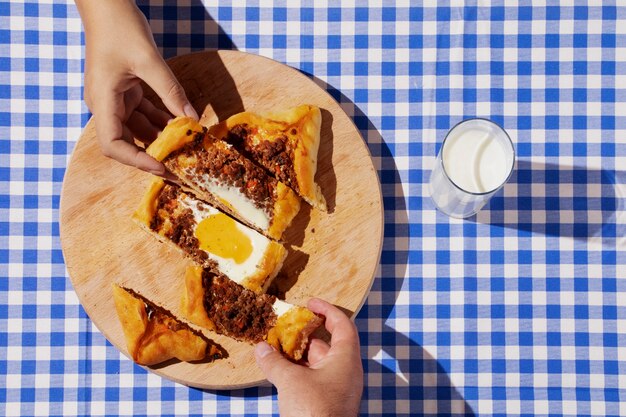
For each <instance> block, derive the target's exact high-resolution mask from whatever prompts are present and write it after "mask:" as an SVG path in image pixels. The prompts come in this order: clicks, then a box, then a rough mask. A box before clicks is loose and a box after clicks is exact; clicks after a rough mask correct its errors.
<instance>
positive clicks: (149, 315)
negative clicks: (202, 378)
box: [112, 284, 226, 366]
mask: <svg viewBox="0 0 626 417" xmlns="http://www.w3.org/2000/svg"><path fill="white" fill-rule="evenodd" d="M112 288H113V299H114V301H115V309H116V310H117V315H118V317H119V320H120V323H121V324H122V329H123V331H124V337H125V339H126V346H127V349H128V354H129V355H130V356H131V358H132V359H133V360H134V361H135V362H137V363H138V364H140V365H146V366H150V365H156V364H159V363H161V362H164V361H167V360H169V359H172V358H177V359H180V360H181V361H185V362H194V361H201V360H208V361H213V360H217V359H221V358H223V357H225V356H226V352H225V351H224V350H223V349H222V348H221V347H220V346H219V345H217V344H216V343H214V342H213V341H211V340H210V339H208V338H206V337H205V336H204V335H202V334H201V333H200V332H198V331H195V330H193V329H192V328H191V327H189V326H188V325H187V324H185V323H183V322H181V321H180V320H178V319H176V318H175V317H174V316H173V315H172V314H171V313H170V312H168V311H167V310H165V309H163V308H161V307H159V306H158V305H156V304H155V303H153V302H151V301H149V300H148V299H147V298H145V297H143V296H141V295H140V294H138V293H136V292H135V291H133V290H131V289H128V288H123V287H121V286H119V285H117V284H113V286H112Z"/></svg>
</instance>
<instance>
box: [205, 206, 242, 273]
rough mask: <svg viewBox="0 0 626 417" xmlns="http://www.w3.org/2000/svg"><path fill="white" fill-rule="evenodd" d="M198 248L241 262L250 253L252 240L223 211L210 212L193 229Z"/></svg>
mask: <svg viewBox="0 0 626 417" xmlns="http://www.w3.org/2000/svg"><path fill="white" fill-rule="evenodd" d="M195 235H196V237H197V238H198V241H199V242H200V249H202V250H203V251H206V252H210V253H212V254H214V255H216V256H219V257H221V258H224V259H232V260H234V261H235V263H237V264H242V263H244V262H245V260H246V259H248V258H249V257H250V255H251V254H252V241H251V240H250V238H249V237H248V235H246V234H245V233H244V232H242V231H241V230H240V229H239V228H238V227H237V223H236V222H235V221H234V220H233V219H232V218H230V217H228V216H227V215H225V214H224V213H217V214H212V215H210V216H209V217H207V218H205V219H204V220H202V221H201V222H200V223H199V224H198V226H197V227H196V230H195Z"/></svg>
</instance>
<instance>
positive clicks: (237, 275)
mask: <svg viewBox="0 0 626 417" xmlns="http://www.w3.org/2000/svg"><path fill="white" fill-rule="evenodd" d="M181 204H182V205H184V206H186V207H188V208H189V209H191V211H192V212H193V216H194V220H195V223H196V229H195V231H194V234H195V235H196V236H197V237H198V240H199V241H200V245H201V249H202V250H204V251H205V252H206V253H207V254H208V256H209V259H211V260H213V261H215V262H217V264H218V269H219V270H220V272H222V273H223V274H225V275H226V276H228V277H229V278H230V279H232V280H233V281H235V282H236V283H238V284H241V283H242V282H243V281H244V280H245V279H246V278H248V277H250V276H253V275H254V274H255V273H257V270H258V267H257V266H258V265H260V264H261V261H262V259H263V255H264V254H265V251H266V250H267V248H268V246H269V244H270V240H269V239H268V238H266V237H265V236H263V235H262V234H260V233H259V232H257V231H255V230H253V229H250V228H249V227H247V226H244V225H242V224H240V223H237V222H236V221H234V220H232V219H230V218H229V217H228V216H226V215H224V214H223V213H222V212H220V211H219V210H218V209H216V208H214V207H212V206H209V205H208V204H203V203H201V202H199V201H197V200H194V199H191V198H189V197H184V198H183V199H181ZM222 216H224V217H228V219H230V220H232V223H230V222H228V221H226V220H224V218H223V217H222ZM211 218H213V220H210V219H211ZM220 223H222V224H221V225H220ZM224 223H225V224H226V225H224ZM210 226H223V227H222V229H219V227H218V228H217V229H213V228H212V227H210ZM233 235H236V236H237V237H236V238H234V239H233ZM218 241H219V243H218ZM229 245H232V246H233V247H230V248H229V247H228V246H229ZM248 245H249V246H248ZM234 246H238V248H234ZM216 248H219V249H216ZM245 248H248V249H245ZM238 261H240V262H238Z"/></svg>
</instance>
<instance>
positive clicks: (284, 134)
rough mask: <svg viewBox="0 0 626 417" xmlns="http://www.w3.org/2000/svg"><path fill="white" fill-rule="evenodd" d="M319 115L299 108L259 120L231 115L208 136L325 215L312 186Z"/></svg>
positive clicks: (323, 203) (314, 110) (311, 109)
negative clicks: (244, 158)
mask: <svg viewBox="0 0 626 417" xmlns="http://www.w3.org/2000/svg"><path fill="white" fill-rule="evenodd" d="M321 126H322V114H321V111H320V109H319V108H318V107H315V106H310V105H302V106H298V107H294V108H291V109H288V110H286V111H284V112H282V113H274V114H269V115H267V116H265V117H264V116H260V115H258V114H255V113H252V112H243V113H238V114H235V115H233V116H231V117H229V118H228V119H226V120H225V121H223V122H220V123H218V124H216V125H214V126H212V127H210V128H209V133H210V134H211V135H213V136H215V137H216V138H218V139H221V140H224V141H226V142H227V143H229V144H231V145H233V146H234V147H235V148H236V149H237V150H238V151H239V152H241V153H242V154H243V155H245V156H246V157H248V158H250V159H252V160H253V161H255V162H257V163H258V164H260V165H261V166H263V167H264V168H265V169H266V170H267V171H268V172H270V173H271V174H272V175H273V176H274V177H275V178H276V179H278V180H279V181H281V182H283V183H285V184H286V185H288V186H289V187H291V188H292V189H293V190H294V191H295V192H296V193H298V194H299V195H300V196H301V197H302V198H303V199H304V200H305V201H306V202H308V203H309V204H311V205H312V206H313V207H316V208H318V209H320V210H323V211H326V200H325V199H324V196H323V194H322V192H321V189H320V187H319V185H317V184H316V183H315V173H316V171H317V153H318V150H319V144H320V130H321Z"/></svg>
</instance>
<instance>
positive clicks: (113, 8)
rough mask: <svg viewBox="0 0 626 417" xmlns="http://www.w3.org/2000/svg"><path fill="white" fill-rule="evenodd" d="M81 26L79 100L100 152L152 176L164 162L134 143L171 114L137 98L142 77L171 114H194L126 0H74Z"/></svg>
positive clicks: (135, 10) (150, 136) (143, 23)
mask: <svg viewBox="0 0 626 417" xmlns="http://www.w3.org/2000/svg"><path fill="white" fill-rule="evenodd" d="M76 5H77V6H78V10H79V12H80V15H81V17H82V20H83V25H84V27H85V40H86V48H85V51H86V59H85V102H86V103H87V106H88V107H89V109H90V110H91V112H92V113H93V115H94V119H95V123H96V133H97V136H98V140H99V142H100V147H101V149H102V153H103V154H104V155H106V156H108V157H110V158H113V159H115V160H117V161H119V162H122V163H124V164H126V165H130V166H135V167H137V168H139V169H142V170H144V171H148V172H151V173H153V174H155V175H161V176H164V175H166V173H167V171H166V169H165V166H164V165H163V164H162V163H161V162H158V161H156V160H155V159H153V158H152V157H151V156H149V155H148V154H146V153H145V152H144V151H143V149H142V148H140V147H138V146H136V145H135V142H134V139H133V137H135V138H137V139H138V140H140V141H142V142H144V143H145V144H147V143H150V142H152V141H153V140H154V139H155V138H156V136H157V135H158V133H159V131H160V130H162V129H163V127H164V126H165V125H166V124H167V122H168V120H169V119H171V116H170V115H169V114H168V113H166V112H164V111H162V110H159V109H157V108H156V107H155V106H154V105H153V104H152V103H150V102H149V101H148V100H147V99H145V98H144V96H143V89H142V88H141V85H140V83H141V81H142V80H143V81H145V82H146V84H148V85H149V86H150V87H151V88H152V89H153V90H154V91H155V92H156V93H157V94H158V95H159V97H160V98H161V100H162V101H163V104H165V106H166V107H167V109H168V110H169V111H170V112H172V114H174V115H175V116H183V115H186V116H190V117H193V118H195V119H198V114H197V113H196V111H195V110H194V108H193V107H192V105H191V104H190V103H189V101H188V100H187V97H186V95H185V92H184V90H183V88H182V87H181V85H180V84H179V83H178V81H177V80H176V77H174V74H172V71H171V70H170V69H169V67H168V66H167V64H166V63H165V61H164V60H163V58H162V57H161V55H160V53H159V51H158V49H157V47H156V45H155V43H154V39H153V37H152V33H151V31H150V27H149V25H148V22H147V21H146V18H145V17H144V15H143V14H142V13H141V11H140V10H139V9H138V8H137V6H136V5H135V3H134V1H131V0H107V1H94V0H76Z"/></svg>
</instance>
